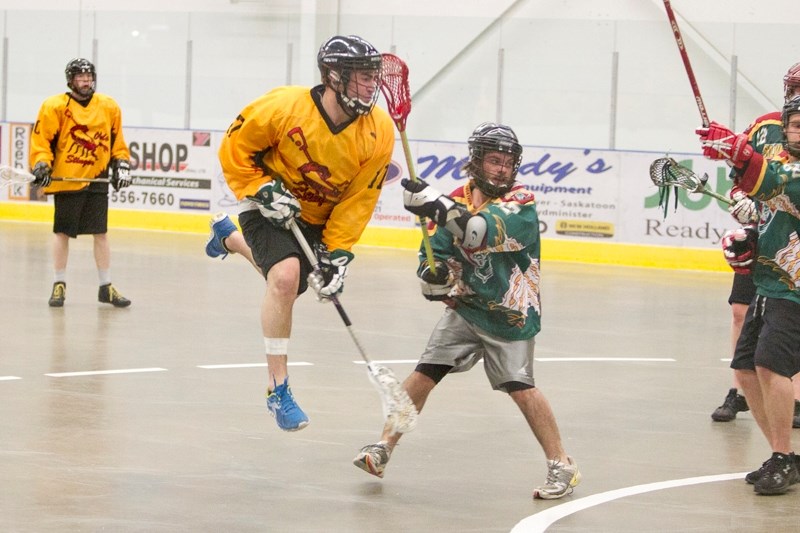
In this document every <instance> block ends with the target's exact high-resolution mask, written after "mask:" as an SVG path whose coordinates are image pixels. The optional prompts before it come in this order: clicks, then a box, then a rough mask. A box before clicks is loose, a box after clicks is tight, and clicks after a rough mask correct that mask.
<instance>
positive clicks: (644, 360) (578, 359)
mask: <svg viewBox="0 0 800 533" xmlns="http://www.w3.org/2000/svg"><path fill="white" fill-rule="evenodd" d="M534 361H536V362H537V363H538V362H541V363H567V362H569V363H583V362H589V363H592V362H598V361H599V362H609V363H616V362H623V363H629V362H632V363H675V362H676V359H672V358H670V357H535V358H534ZM375 362H376V363H378V364H383V365H391V364H406V363H411V364H416V363H418V362H419V359H380V360H375ZM479 362H480V361H479ZM353 363H355V364H357V365H363V364H365V363H364V361H353Z"/></svg>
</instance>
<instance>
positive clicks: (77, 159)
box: [64, 109, 110, 167]
mask: <svg viewBox="0 0 800 533" xmlns="http://www.w3.org/2000/svg"><path fill="white" fill-rule="evenodd" d="M64 114H65V115H66V117H67V118H68V119H70V120H71V121H72V122H73V123H74V125H73V126H72V127H70V128H69V130H68V135H69V139H70V141H71V144H70V147H69V149H68V155H67V157H66V159H65V160H64V161H65V162H66V163H72V164H76V165H82V166H85V167H90V166H93V165H94V164H95V163H96V162H97V160H98V159H99V157H98V155H97V151H98V150H105V151H106V152H108V151H109V150H110V147H109V141H110V138H109V136H108V135H106V134H105V133H103V132H100V131H97V132H95V133H94V134H92V135H90V133H89V126H87V125H85V124H78V123H77V122H76V121H75V117H74V116H73V115H72V113H71V112H70V110H69V109H67V110H66V111H65V112H64Z"/></svg>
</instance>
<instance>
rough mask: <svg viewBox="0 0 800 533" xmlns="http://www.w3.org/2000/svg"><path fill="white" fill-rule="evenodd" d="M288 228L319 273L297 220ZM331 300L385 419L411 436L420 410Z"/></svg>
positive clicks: (333, 296) (331, 297)
mask: <svg viewBox="0 0 800 533" xmlns="http://www.w3.org/2000/svg"><path fill="white" fill-rule="evenodd" d="M289 229H290V230H292V233H293V234H294V238H295V239H297V243H298V244H299V245H300V248H302V249H303V253H304V254H305V256H306V258H307V259H308V262H309V263H311V267H312V268H313V269H314V270H315V271H318V270H320V265H319V260H318V259H317V254H315V253H314V251H313V250H312V249H311V246H310V245H309V244H308V241H307V240H306V238H305V236H304V235H303V233H302V232H301V231H300V228H299V227H298V226H297V222H295V220H294V219H292V220H291V221H290V222H289ZM329 299H330V300H331V302H333V305H334V306H335V307H336V311H338V313H339V316H340V317H342V322H344V325H345V327H346V328H347V332H348V333H349V334H350V338H352V339H353V342H354V343H355V345H356V348H358V351H359V353H360V354H361V358H362V359H363V360H364V362H365V363H367V375H368V376H369V379H370V381H371V382H372V384H373V385H375V387H376V388H377V389H378V392H379V393H380V395H381V402H382V404H383V417H384V418H385V419H386V423H387V424H388V425H389V426H390V427H391V433H392V434H395V433H408V432H409V431H411V430H413V429H414V428H415V427H416V425H417V415H418V413H417V408H416V407H414V402H412V401H411V398H410V397H409V396H408V393H407V392H406V391H405V389H403V387H402V385H400V381H398V379H397V378H396V377H395V375H394V372H392V371H391V369H389V368H387V367H385V366H382V365H378V364H376V363H374V362H373V361H371V360H370V358H369V357H368V356H367V352H366V350H364V346H363V345H362V344H361V341H360V340H359V339H358V337H357V336H356V333H355V331H354V330H353V324H352V323H351V322H350V318H349V317H348V316H347V313H345V311H344V308H343V307H342V304H341V303H340V302H339V299H338V298H337V297H336V295H335V294H334V295H332V296H330V298H329Z"/></svg>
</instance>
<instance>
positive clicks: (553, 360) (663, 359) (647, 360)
mask: <svg viewBox="0 0 800 533" xmlns="http://www.w3.org/2000/svg"><path fill="white" fill-rule="evenodd" d="M533 360H534V361H541V362H543V363H544V362H547V363H561V362H584V361H586V362H595V361H603V362H606V361H607V362H611V363H614V362H623V363H628V362H634V363H640V362H641V363H674V362H675V361H676V360H675V359H672V358H671V357H534V358H533Z"/></svg>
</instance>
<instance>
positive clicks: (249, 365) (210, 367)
mask: <svg viewBox="0 0 800 533" xmlns="http://www.w3.org/2000/svg"><path fill="white" fill-rule="evenodd" d="M264 366H267V363H239V364H230V365H197V368H204V369H206V370H217V369H218V368H254V367H264ZM286 366H314V363H306V362H304V361H297V362H295V363H286Z"/></svg>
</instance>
